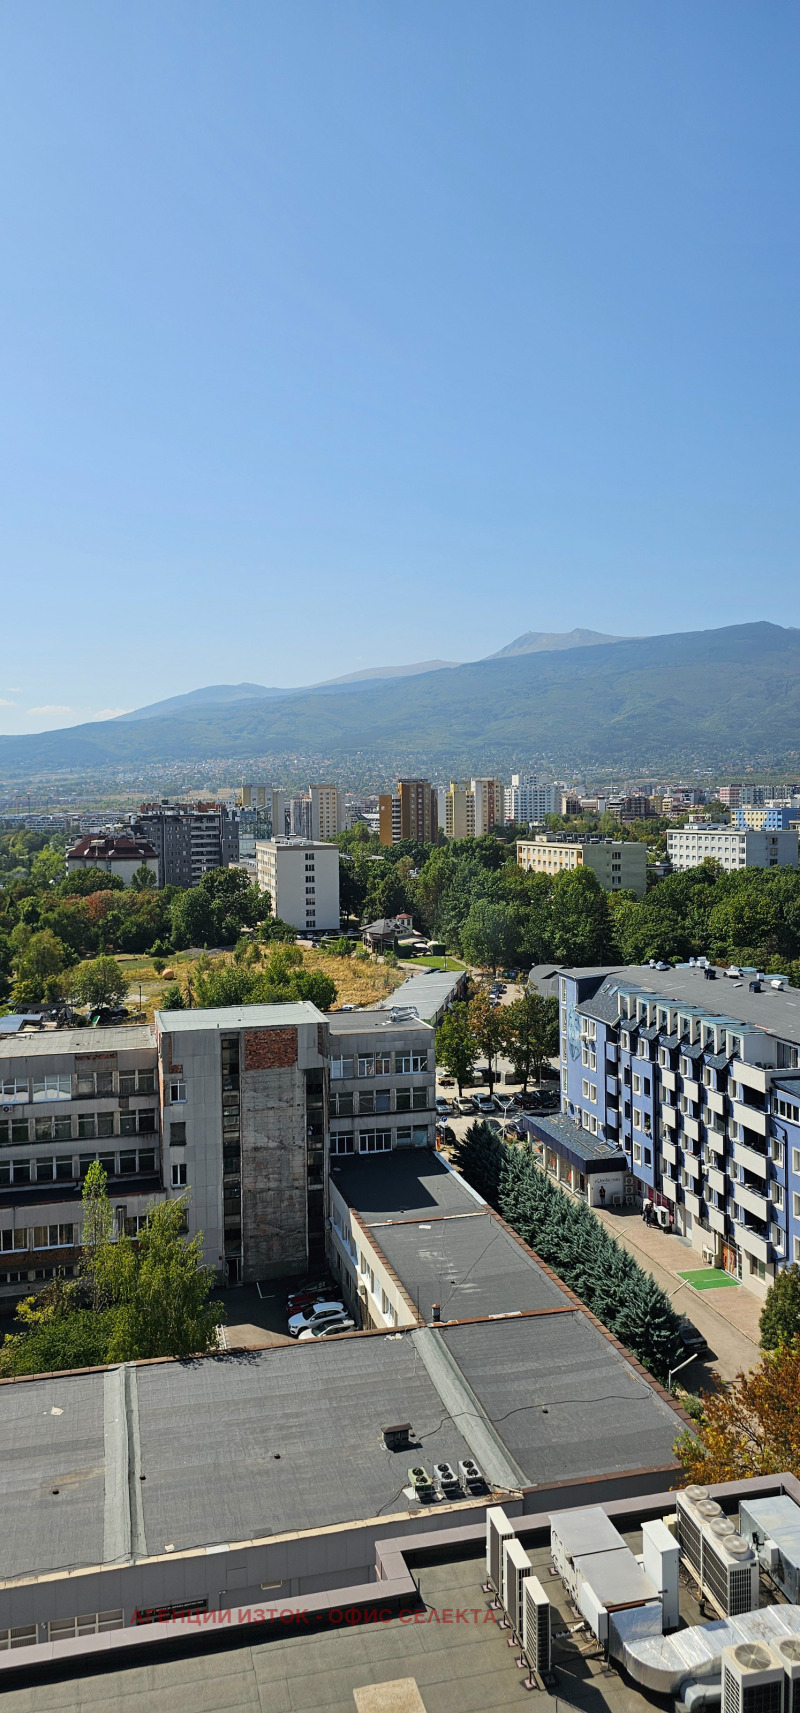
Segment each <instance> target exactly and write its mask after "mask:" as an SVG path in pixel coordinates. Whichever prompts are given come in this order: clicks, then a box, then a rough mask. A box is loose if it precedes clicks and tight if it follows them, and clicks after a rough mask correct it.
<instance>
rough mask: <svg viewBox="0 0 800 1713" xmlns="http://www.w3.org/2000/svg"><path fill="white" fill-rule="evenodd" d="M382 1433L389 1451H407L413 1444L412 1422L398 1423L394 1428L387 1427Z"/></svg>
mask: <svg viewBox="0 0 800 1713" xmlns="http://www.w3.org/2000/svg"><path fill="white" fill-rule="evenodd" d="M381 1431H382V1433H383V1443H384V1445H385V1446H386V1450H387V1451H406V1450H407V1448H408V1446H409V1445H410V1444H411V1423H410V1422H396V1423H395V1425H394V1427H385V1428H383V1429H382V1430H381Z"/></svg>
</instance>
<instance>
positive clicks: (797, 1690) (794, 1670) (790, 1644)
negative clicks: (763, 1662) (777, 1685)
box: [772, 1636, 800, 1713]
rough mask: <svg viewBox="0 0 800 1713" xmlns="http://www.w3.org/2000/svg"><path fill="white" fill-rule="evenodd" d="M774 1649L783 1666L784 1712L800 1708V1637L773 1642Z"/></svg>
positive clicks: (789, 1637)
mask: <svg viewBox="0 0 800 1713" xmlns="http://www.w3.org/2000/svg"><path fill="white" fill-rule="evenodd" d="M772 1651H773V1653H774V1654H775V1656H776V1658H777V1659H779V1660H780V1662H781V1665H782V1667H783V1713H799V1710H800V1637H798V1636H787V1637H786V1638H785V1640H784V1639H781V1640H780V1641H777V1642H773V1644H772Z"/></svg>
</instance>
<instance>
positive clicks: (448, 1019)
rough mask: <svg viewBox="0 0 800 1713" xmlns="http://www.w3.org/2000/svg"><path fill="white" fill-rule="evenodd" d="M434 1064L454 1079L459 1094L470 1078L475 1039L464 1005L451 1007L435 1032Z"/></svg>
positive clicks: (473, 1062) (473, 1059)
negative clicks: (442, 1067)
mask: <svg viewBox="0 0 800 1713" xmlns="http://www.w3.org/2000/svg"><path fill="white" fill-rule="evenodd" d="M436 1062H437V1064H439V1065H443V1066H444V1068H445V1070H446V1071H449V1072H450V1075H451V1077H455V1079H456V1082H457V1084H458V1092H459V1094H463V1092H464V1084H465V1082H468V1081H469V1079H470V1077H471V1076H472V1068H473V1065H474V1064H475V1037H474V1035H473V1033H472V1025H471V1024H470V1020H469V1013H468V1010H467V1007H466V1005H452V1006H451V1007H450V1010H449V1011H446V1012H445V1014H444V1017H443V1018H442V1021H441V1023H440V1024H439V1027H438V1029H437V1031H436Z"/></svg>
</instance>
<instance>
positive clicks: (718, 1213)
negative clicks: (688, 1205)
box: [708, 1207, 725, 1237]
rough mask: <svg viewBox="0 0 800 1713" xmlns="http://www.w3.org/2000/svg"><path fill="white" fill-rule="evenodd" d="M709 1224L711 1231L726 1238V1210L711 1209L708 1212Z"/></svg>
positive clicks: (719, 1208)
mask: <svg viewBox="0 0 800 1713" xmlns="http://www.w3.org/2000/svg"><path fill="white" fill-rule="evenodd" d="M708 1224H709V1228H710V1230H711V1231H718V1232H720V1233H721V1235H722V1236H723V1237H724V1236H725V1210H724V1208H721V1207H710V1208H709V1210H708Z"/></svg>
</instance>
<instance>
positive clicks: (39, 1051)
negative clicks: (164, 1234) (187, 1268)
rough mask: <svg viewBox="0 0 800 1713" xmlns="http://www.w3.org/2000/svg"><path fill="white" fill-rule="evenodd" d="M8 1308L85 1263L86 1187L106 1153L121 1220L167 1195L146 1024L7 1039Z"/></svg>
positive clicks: (1, 1297) (3, 1229) (0, 1254)
mask: <svg viewBox="0 0 800 1713" xmlns="http://www.w3.org/2000/svg"><path fill="white" fill-rule="evenodd" d="M0 1097H1V1100H2V1105H1V1109H0V1306H2V1304H3V1303H4V1302H8V1301H9V1300H11V1299H14V1298H16V1297H19V1296H25V1295H28V1294H29V1293H30V1292H31V1291H34V1290H36V1288H37V1286H41V1285H43V1284H45V1283H46V1282H47V1280H48V1279H51V1278H52V1277H53V1276H54V1273H56V1272H59V1273H66V1274H67V1275H71V1274H72V1273H73V1272H74V1270H75V1267H76V1265H77V1261H78V1252H79V1244H80V1225H81V1185H82V1183H83V1180H84V1178H85V1177H86V1173H87V1172H88V1170H89V1167H90V1165H91V1164H92V1163H93V1161H95V1160H99V1161H100V1163H101V1165H102V1166H103V1167H104V1168H105V1171H106V1172H107V1174H108V1188H109V1195H110V1197H111V1200H112V1203H113V1206H114V1210H115V1219H116V1223H117V1229H118V1230H121V1231H122V1230H124V1231H127V1232H129V1233H130V1234H131V1235H135V1234H136V1232H137V1230H138V1229H139V1226H140V1224H141V1222H142V1220H143V1219H144V1216H145V1213H146V1210H147V1207H148V1205H149V1202H150V1200H151V1199H152V1196H153V1195H154V1194H160V1193H163V1184H164V1179H163V1164H162V1149H161V1121H160V1096H159V1087H158V1064H157V1055H156V1046H155V1039H154V1037H153V1034H152V1032H151V1030H150V1029H149V1028H148V1027H146V1026H144V1025H131V1026H128V1027H124V1028H118V1029H58V1030H55V1029H43V1030H41V1031H35V1032H33V1031H30V1030H26V1029H23V1030H21V1031H20V1032H19V1033H18V1034H17V1035H15V1036H14V1037H13V1038H11V1039H3V1040H2V1041H0Z"/></svg>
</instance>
